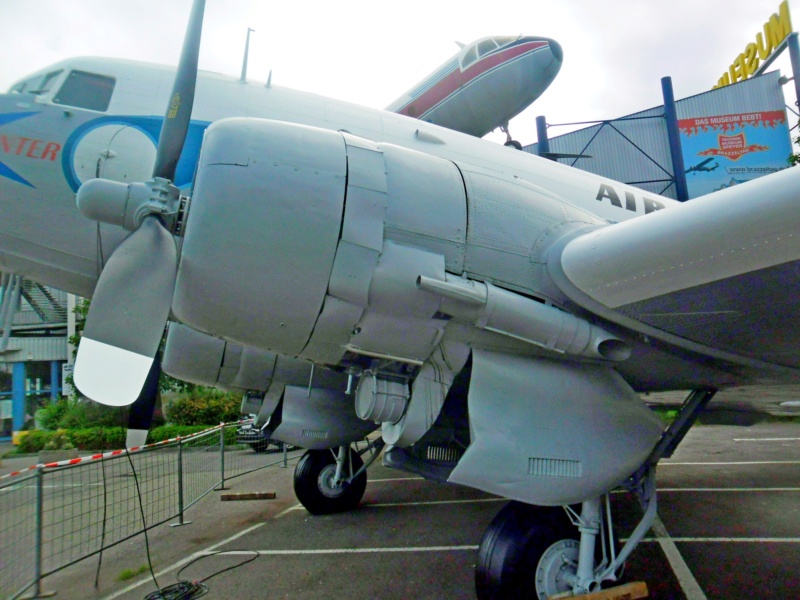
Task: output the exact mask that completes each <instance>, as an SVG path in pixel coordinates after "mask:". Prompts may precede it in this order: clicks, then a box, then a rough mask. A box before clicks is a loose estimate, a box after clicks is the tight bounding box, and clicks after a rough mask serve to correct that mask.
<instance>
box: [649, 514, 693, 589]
mask: <svg viewBox="0 0 800 600" xmlns="http://www.w3.org/2000/svg"><path fill="white" fill-rule="evenodd" d="M652 529H653V533H655V534H656V537H657V540H658V543H659V545H660V546H661V550H663V551H664V555H665V556H666V557H667V560H668V561H669V565H670V567H672V571H673V572H674V573H675V577H677V578H678V583H679V584H680V586H681V589H682V590H683V593H684V594H686V600H706V595H705V593H704V592H703V589H702V588H701V587H700V584H698V583H697V580H696V579H695V578H694V575H692V571H691V569H689V566H688V565H687V564H686V561H685V560H683V556H681V553H680V552H679V551H678V547H677V546H676V545H675V541H674V540H673V539H672V538H670V537H669V533H667V528H666V527H664V523H662V522H661V519H660V518H659V517H658V515H656V518H655V520H654V521H653V527H652Z"/></svg>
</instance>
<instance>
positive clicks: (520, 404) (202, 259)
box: [0, 2, 800, 598]
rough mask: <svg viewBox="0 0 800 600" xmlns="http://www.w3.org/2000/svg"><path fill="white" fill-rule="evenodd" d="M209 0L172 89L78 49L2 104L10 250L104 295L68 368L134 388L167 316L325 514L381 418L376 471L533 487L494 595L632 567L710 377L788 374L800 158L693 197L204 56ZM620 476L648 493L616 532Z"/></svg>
mask: <svg viewBox="0 0 800 600" xmlns="http://www.w3.org/2000/svg"><path fill="white" fill-rule="evenodd" d="M198 4H199V5H202V2H199V3H198ZM198 4H196V6H197V5H198ZM198 14H200V15H201V14H202V9H201V8H199V9H198V8H196V9H195V11H193V16H192V18H191V19H190V28H189V32H188V33H187V41H186V42H185V46H184V54H183V55H182V58H181V64H180V66H179V68H178V71H177V73H178V74H177V76H176V77H175V84H174V87H173V89H172V92H170V83H171V80H172V79H173V73H172V70H171V69H167V68H164V67H158V66H154V65H146V64H141V63H134V62H126V61H117V60H107V59H75V60H69V61H65V62H63V63H60V64H58V65H54V66H53V67H51V68H49V69H45V70H43V71H42V72H41V73H38V74H35V75H34V76H32V77H31V78H28V79H27V80H26V81H27V82H28V83H26V84H25V88H24V89H21V88H18V92H17V93H11V94H8V95H4V96H0V214H2V219H0V270H2V271H3V272H9V273H16V274H19V275H22V276H24V277H26V278H29V279H32V280H34V281H38V282H40V283H43V284H46V285H50V286H54V287H58V288H60V289H64V290H67V291H70V292H73V293H76V294H79V295H82V296H87V297H89V296H91V297H92V305H91V309H90V312H89V315H88V319H87V322H86V327H85V329H84V337H83V340H82V342H81V345H80V350H79V355H78V360H77V364H76V370H75V380H76V384H77V385H78V387H79V388H80V389H81V390H82V391H83V392H84V393H85V394H86V395H88V396H89V397H91V398H93V399H95V400H97V401H99V402H104V403H107V404H112V405H123V404H130V403H131V402H133V401H134V400H136V402H137V403H139V402H140V401H142V399H143V398H144V397H145V396H147V395H148V392H147V389H148V388H147V387H146V386H145V390H144V391H142V389H143V385H144V384H145V380H146V378H148V376H150V380H152V376H153V374H154V373H155V374H156V375H157V373H158V363H159V361H158V360H157V358H158V357H157V354H158V348H159V344H160V341H161V338H162V334H163V331H164V326H165V324H166V323H167V322H168V321H169V327H168V332H167V341H166V347H165V350H164V356H163V369H164V370H165V371H166V372H167V373H169V374H171V375H173V376H176V377H178V378H181V379H185V380H188V381H194V382H199V383H204V384H208V385H217V386H220V387H225V388H228V389H240V390H242V391H243V392H247V394H246V396H245V402H244V406H243V408H244V409H245V410H244V412H253V413H257V414H258V420H257V425H258V426H260V427H262V428H263V429H264V431H265V432H266V433H268V434H269V436H270V437H272V439H275V440H279V441H284V442H287V443H291V444H294V445H297V446H300V447H304V448H308V449H309V450H308V452H307V454H306V455H305V456H304V458H303V460H301V462H300V463H299V464H298V468H297V470H296V472H295V491H296V493H297V496H298V498H299V499H300V501H301V502H302V503H303V505H304V506H305V507H306V508H307V509H308V510H309V511H310V512H312V513H315V514H320V513H329V512H335V511H341V510H349V509H352V508H355V507H356V506H357V505H358V503H359V501H360V499H361V495H362V494H363V491H364V487H365V485H366V472H365V470H364V467H363V462H362V460H361V458H360V457H359V455H358V454H357V453H355V452H354V451H351V450H350V444H351V443H352V442H354V441H356V440H359V439H362V438H363V436H364V435H365V434H367V433H369V432H371V431H374V430H375V429H376V428H380V429H381V444H384V443H385V445H386V446H385V451H384V452H383V454H382V455H383V460H384V462H385V464H387V465H389V466H392V467H396V468H400V469H406V470H410V471H413V472H416V473H420V474H422V475H424V476H425V477H429V478H433V479H436V480H440V481H449V482H453V483H458V484H462V485H468V486H472V487H475V488H478V489H482V490H486V491H488V492H491V493H494V494H498V495H501V496H505V497H507V498H509V499H511V500H513V502H511V503H510V504H509V505H508V506H507V507H506V508H504V509H503V510H502V511H501V512H500V513H499V514H498V515H497V517H496V518H495V520H494V521H493V523H492V525H491V526H490V528H489V530H488V531H487V534H486V536H485V537H484V540H483V542H482V543H481V547H480V550H479V552H478V560H477V566H476V586H477V592H478V596H479V598H516V597H520V596H521V595H536V596H537V597H539V598H547V597H550V596H553V595H555V594H561V593H575V594H577V593H583V592H587V591H591V590H596V589H597V587H598V586H599V585H600V584H601V583H603V582H612V581H614V580H615V579H616V577H617V574H618V573H619V571H620V569H621V568H622V566H623V565H624V561H625V559H626V558H627V557H628V556H629V555H630V553H631V552H632V551H633V549H634V548H635V547H636V545H637V544H638V543H639V542H640V541H641V539H642V537H643V536H644V534H645V533H646V532H647V530H648V528H649V526H650V524H651V523H652V521H653V519H654V517H655V511H656V493H655V479H654V472H655V465H656V464H657V462H658V460H659V459H660V458H661V457H663V456H668V455H669V454H670V453H671V451H672V450H673V449H674V447H675V445H676V444H677V443H678V442H679V441H680V439H681V438H682V436H683V435H684V434H685V433H686V430H687V429H688V427H689V426H690V425H691V423H692V422H693V421H694V419H695V418H696V416H697V414H699V411H700V410H701V409H702V407H703V406H704V405H705V403H707V402H708V401H709V400H710V399H711V397H712V396H713V394H714V392H715V391H716V390H718V389H720V388H723V387H730V386H736V385H742V384H747V383H754V382H759V383H768V382H786V381H795V380H796V379H797V376H798V367H799V366H800V344H798V342H797V340H798V339H800V337H799V336H798V327H797V325H796V323H797V317H796V315H797V307H796V304H797V302H798V300H796V298H798V297H800V294H798V292H800V289H798V287H800V285H799V283H800V279H798V277H797V269H798V266H799V265H800V263H798V260H799V259H800V236H798V235H797V223H798V222H799V221H800V202H798V195H800V191H798V190H800V185H799V184H800V170H797V169H787V170H785V171H782V172H779V173H777V174H774V175H770V176H767V177H764V178H761V179H758V180H756V181H753V182H748V183H746V184H743V185H740V186H736V187H734V188H729V189H726V190H722V191H720V192H716V193H713V194H709V195H707V196H704V197H702V198H699V199H695V200H692V201H691V202H688V203H686V204H680V203H677V202H674V201H672V200H670V199H667V198H663V197H659V196H656V195H654V194H650V193H648V192H644V191H642V190H640V189H637V188H635V187H632V186H628V185H625V184H622V183H618V182H614V181H611V180H609V179H607V178H604V177H600V176H597V175H593V174H590V173H586V172H583V171H579V170H576V169H572V168H570V167H567V166H564V165H560V164H557V163H554V162H552V161H548V160H545V159H542V158H539V157H537V156H533V155H530V154H527V153H523V152H518V151H515V150H512V149H510V148H507V147H503V146H500V145H497V144H494V143H491V142H488V141H484V140H481V139H478V138H475V137H473V136H470V135H466V134H463V133H459V132H455V131H452V130H449V129H446V128H443V127H439V126H436V125H433V124H430V123H426V122H424V121H420V120H417V119H411V118H409V117H406V116H403V115H398V114H395V113H392V112H386V111H380V110H372V109H368V108H364V107H360V106H356V105H352V104H348V103H345V102H338V101H333V100H329V99H326V98H322V97H319V96H315V95H313V94H307V93H301V92H296V91H292V90H288V89H284V88H280V87H278V86H271V87H265V86H263V85H255V84H247V83H241V82H239V81H237V80H236V79H234V78H229V77H225V76H223V75H217V74H210V73H202V72H200V73H199V74H197V72H196V55H197V54H196V53H197V48H198V46H199V28H200V23H201V17H200V16H198ZM195 79H196V94H195V88H194V84H193V82H194V81H195ZM31 88H33V89H31ZM195 96H196V99H197V100H196V101H194V97H195ZM164 107H166V115H165V117H160V116H157V115H159V114H161V111H162V110H164ZM190 114H191V121H190V118H189V115H190ZM76 192H77V206H76ZM670 389H674V390H679V389H689V390H693V391H692V393H691V395H690V396H689V398H687V402H686V404H685V407H684V410H683V411H682V413H681V415H680V417H679V418H678V419H677V420H676V422H675V423H674V424H673V425H672V426H671V427H670V428H669V429H667V431H666V432H665V431H663V426H662V425H661V422H660V419H658V418H657V417H655V416H654V415H653V414H652V412H651V411H650V409H649V408H648V407H647V406H646V405H645V404H644V403H643V402H642V401H641V399H640V398H639V396H638V395H637V392H645V391H655V390H670ZM137 397H138V400H137ZM618 486H624V487H627V488H628V489H629V490H631V491H633V492H634V493H636V494H638V496H639V498H640V500H641V501H642V503H643V505H644V506H645V507H646V510H645V512H644V516H643V518H642V521H641V523H640V524H639V525H638V526H637V528H636V529H635V531H634V532H633V534H632V535H631V537H630V539H629V540H628V541H627V542H626V543H625V545H624V546H623V548H622V549H621V550H620V551H619V552H615V551H614V544H613V542H612V538H609V535H608V534H609V531H611V530H612V523H610V522H608V514H607V513H606V512H605V511H604V510H603V509H602V507H603V503H604V498H606V499H607V494H608V493H609V492H610V491H611V490H612V489H615V488H617V487H618ZM575 504H580V505H581V507H580V514H579V515H578V514H577V513H575V512H572V513H570V514H571V515H572V516H571V517H570V516H568V515H567V511H566V510H564V509H562V508H561V507H562V506H567V505H575ZM573 522H575V523H577V524H578V526H579V527H575V526H574V524H573ZM601 547H602V548H604V549H606V550H607V552H604V553H603V552H595V550H596V549H599V548H601ZM600 556H603V557H604V558H602V559H600V558H598V557H600Z"/></svg>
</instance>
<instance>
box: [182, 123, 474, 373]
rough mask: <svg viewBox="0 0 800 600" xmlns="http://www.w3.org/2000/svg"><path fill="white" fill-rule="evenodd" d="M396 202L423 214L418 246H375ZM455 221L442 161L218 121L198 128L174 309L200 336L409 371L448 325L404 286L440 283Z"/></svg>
mask: <svg viewBox="0 0 800 600" xmlns="http://www.w3.org/2000/svg"><path fill="white" fill-rule="evenodd" d="M403 204H410V205H413V206H420V207H423V212H422V213H420V214H419V215H418V217H419V219H420V220H421V221H422V223H421V224H418V225H419V227H418V228H419V229H420V230H421V231H424V232H425V233H426V234H427V235H426V237H425V239H428V240H433V241H432V242H431V244H429V246H430V247H425V245H424V244H419V245H418V244H416V243H415V244H413V245H407V244H404V243H397V242H394V241H392V240H389V239H386V235H385V231H384V225H385V223H386V222H387V220H389V219H390V218H391V214H393V213H392V209H391V207H392V206H395V205H397V206H400V205H403ZM394 212H395V213H396V212H398V211H396V210H395V211H394ZM465 214H466V196H465V191H464V185H463V181H462V179H461V176H460V173H459V170H458V168H457V167H456V166H455V164H454V163H452V162H451V161H447V160H444V159H441V158H437V157H433V156H429V155H427V154H423V153H420V152H414V151H412V150H406V149H403V148H398V147H394V146H389V145H384V146H381V145H377V144H374V143H372V142H370V141H368V140H364V139H362V138H358V137H356V136H352V135H349V134H346V133H340V132H333V131H327V130H322V129H315V128H312V127H304V126H300V125H291V124H287V123H280V122H274V121H265V120H257V119H227V120H224V121H220V122H217V123H215V124H214V125H212V126H211V127H209V128H208V130H207V132H206V136H205V141H204V144H203V151H202V154H201V157H200V164H199V167H198V174H197V179H196V183H195V186H194V191H193V197H192V201H191V204H190V208H189V211H188V216H187V219H186V227H185V234H184V239H183V243H182V248H181V258H180V265H179V272H178V280H177V284H176V290H175V295H174V298H173V304H172V310H173V313H174V314H175V315H176V316H177V317H178V318H179V319H180V320H181V321H182V322H184V323H186V324H187V325H189V326H190V327H192V328H194V329H197V330H199V331H204V332H208V333H211V334H214V335H220V336H224V337H225V338H226V339H229V340H232V341H235V342H236V343H239V344H242V345H245V346H253V347H258V348H264V349H268V350H270V351H273V352H276V353H278V354H285V355H289V356H300V357H303V358H307V359H309V360H311V361H313V362H317V363H325V364H336V363H338V362H339V361H340V360H341V358H342V357H343V356H344V354H345V353H346V352H347V351H354V352H355V353H356V354H358V353H364V354H367V355H376V354H377V355H380V356H383V355H391V356H399V357H401V358H408V359H409V360H410V361H411V362H415V361H417V362H419V363H421V362H423V361H424V360H425V359H426V358H427V357H428V356H429V355H430V353H431V352H432V351H433V349H434V348H435V347H436V344H437V343H438V340H439V338H441V335H442V333H443V329H444V325H445V324H446V320H443V319H441V318H434V315H436V311H437V307H438V305H439V303H440V299H439V297H438V296H437V295H435V294H431V293H430V292H427V291H424V290H420V289H418V288H417V287H416V279H417V277H418V276H419V275H424V276H427V277H431V278H434V279H439V280H441V279H444V273H445V257H444V254H445V253H446V252H454V248H457V246H455V244H459V243H461V244H463V241H464V236H465V227H464V225H463V223H464V221H465ZM453 223H455V224H456V225H453ZM437 245H438V246H437Z"/></svg>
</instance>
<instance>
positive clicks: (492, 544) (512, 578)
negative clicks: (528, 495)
mask: <svg viewBox="0 0 800 600" xmlns="http://www.w3.org/2000/svg"><path fill="white" fill-rule="evenodd" d="M566 539H572V540H577V539H579V533H578V529H577V528H576V527H574V526H573V525H572V524H571V523H570V521H569V518H568V517H567V515H566V513H565V512H564V509H563V508H561V507H560V506H531V505H529V504H523V503H522V502H513V501H512V502H509V503H508V504H507V505H506V506H505V507H504V508H503V509H502V510H501V511H500V512H499V513H497V516H495V518H494V519H493V520H492V522H491V524H490V525H489V528H488V529H487V530H486V533H485V534H484V535H483V539H481V545H480V547H479V548H478V561H477V563H476V565H475V591H476V592H477V594H478V598H479V600H506V599H512V598H514V599H516V598H536V592H535V586H536V582H535V579H536V567H537V565H538V564H539V559H540V558H541V557H542V555H543V554H544V552H545V550H547V549H548V548H549V547H550V546H551V545H553V544H554V543H556V542H557V541H560V540H566Z"/></svg>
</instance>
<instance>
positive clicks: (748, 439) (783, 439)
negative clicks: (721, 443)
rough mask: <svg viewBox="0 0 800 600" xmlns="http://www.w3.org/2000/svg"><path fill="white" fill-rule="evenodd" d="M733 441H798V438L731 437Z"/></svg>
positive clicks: (799, 440) (799, 439)
mask: <svg viewBox="0 0 800 600" xmlns="http://www.w3.org/2000/svg"><path fill="white" fill-rule="evenodd" d="M733 441H734V442H800V438H796V437H795V438H733Z"/></svg>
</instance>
